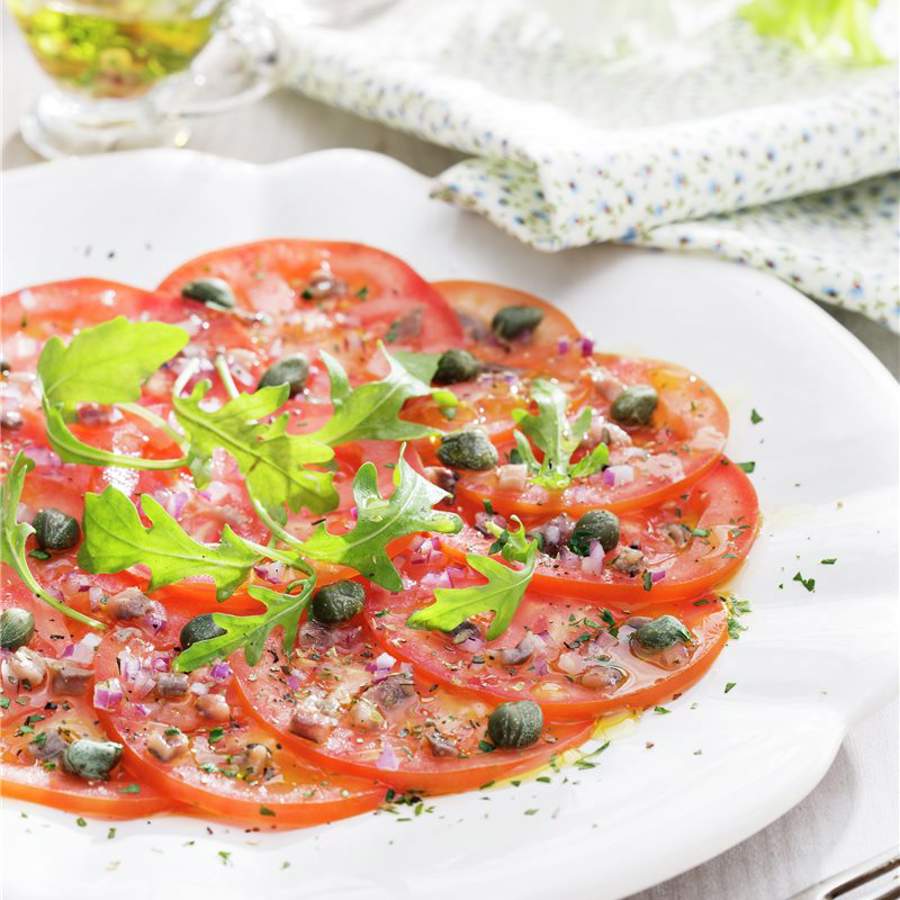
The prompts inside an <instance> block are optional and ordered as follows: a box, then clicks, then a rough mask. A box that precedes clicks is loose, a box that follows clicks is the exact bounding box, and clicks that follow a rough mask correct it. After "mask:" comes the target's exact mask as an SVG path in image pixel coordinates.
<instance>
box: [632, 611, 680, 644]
mask: <svg viewBox="0 0 900 900" xmlns="http://www.w3.org/2000/svg"><path fill="white" fill-rule="evenodd" d="M631 637H632V640H634V641H637V642H638V643H639V644H640V645H641V646H642V647H644V648H646V649H647V650H665V649H667V648H668V647H672V646H674V645H675V644H677V643H678V642H679V641H680V642H681V643H682V644H693V643H694V636H693V635H692V634H691V633H690V631H688V629H687V628H686V627H685V625H684V623H683V622H681V621H679V620H678V619H676V618H675V616H660V617H659V618H658V619H653V620H651V621H650V622H647V623H646V624H644V625H641V627H640V628H638V630H637V631H635V633H634V634H633V635H632V636H631Z"/></svg>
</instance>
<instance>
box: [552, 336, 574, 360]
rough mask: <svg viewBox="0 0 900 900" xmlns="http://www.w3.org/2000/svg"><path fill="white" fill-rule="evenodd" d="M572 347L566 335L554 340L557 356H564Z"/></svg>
mask: <svg viewBox="0 0 900 900" xmlns="http://www.w3.org/2000/svg"><path fill="white" fill-rule="evenodd" d="M571 347H572V343H571V341H570V340H569V339H568V338H567V337H563V338H560V339H559V340H558V341H557V342H556V352H557V354H558V355H559V356H565V355H566V354H567V353H568V352H569V350H570V349H571Z"/></svg>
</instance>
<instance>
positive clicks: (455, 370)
mask: <svg viewBox="0 0 900 900" xmlns="http://www.w3.org/2000/svg"><path fill="white" fill-rule="evenodd" d="M480 371H481V363H480V362H478V360H477V359H476V358H475V357H474V356H472V354H471V353H469V351H468V350H458V349H456V348H454V349H452V350H446V351H444V353H442V354H441V358H440V359H439V360H438V364H437V370H436V371H435V373H434V378H433V379H432V381H434V383H435V384H458V383H459V382H460V381H471V380H472V379H473V378H475V377H477V375H478V373H479V372H480Z"/></svg>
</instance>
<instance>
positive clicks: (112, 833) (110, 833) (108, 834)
mask: <svg viewBox="0 0 900 900" xmlns="http://www.w3.org/2000/svg"><path fill="white" fill-rule="evenodd" d="M115 836H116V829H115V828H110V829H109V831H107V832H106V839H107V840H108V841H111V840H112V839H113V838H114V837H115Z"/></svg>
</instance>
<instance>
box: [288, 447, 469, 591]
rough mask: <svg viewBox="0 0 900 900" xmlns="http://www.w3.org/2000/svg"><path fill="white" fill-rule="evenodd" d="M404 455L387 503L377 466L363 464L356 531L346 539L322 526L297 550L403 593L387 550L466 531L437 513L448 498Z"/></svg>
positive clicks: (356, 489) (356, 484)
mask: <svg viewBox="0 0 900 900" xmlns="http://www.w3.org/2000/svg"><path fill="white" fill-rule="evenodd" d="M405 449H406V448H405V446H403V447H401V448H400V457H399V460H398V462H397V466H396V468H395V469H394V485H395V490H394V493H393V494H391V496H390V497H388V498H384V497H382V496H381V494H380V492H379V490H378V472H377V469H376V468H375V464H374V463H372V462H367V463H363V465H362V466H360V468H359V470H358V471H357V473H356V476H355V477H354V479H353V499H354V500H355V501H356V508H357V517H356V525H355V526H354V527H353V529H352V530H350V531H348V532H347V533H346V534H331V533H330V532H329V531H328V529H327V528H326V527H325V524H324V523H322V524H320V525H319V526H318V528H316V530H315V531H314V532H313V534H312V536H311V537H310V538H309V539H308V540H306V541H303V542H298V544H297V545H296V546H297V548H298V549H299V550H300V551H301V552H302V553H303V555H304V556H307V557H309V558H310V559H316V560H320V561H322V562H330V563H338V564H340V565H343V566H349V567H350V568H351V569H356V571H357V572H359V573H360V574H362V575H365V576H366V578H368V579H370V580H371V581H374V582H375V583H376V584H380V585H381V586H382V587H383V588H386V589H387V590H389V591H399V590H400V589H401V588H402V587H403V582H402V581H401V580H400V574H399V573H398V572H397V570H396V569H395V568H394V564H393V563H392V562H391V560H390V557H389V556H388V554H387V545H388V544H389V543H390V542H391V541H392V540H394V538H398V537H402V536H404V535H407V534H413V533H415V532H417V531H437V532H440V533H441V534H455V533H456V532H457V531H459V530H460V528H462V521H461V520H460V518H459V516H457V515H455V514H453V513H446V512H440V511H438V510H434V509H432V507H433V506H434V505H435V504H436V503H439V502H440V501H441V500H443V499H444V498H446V497H447V496H448V494H447V492H446V491H443V490H441V489H440V488H439V487H437V485H434V484H432V483H431V482H430V481H429V480H428V479H427V478H424V477H423V476H422V475H420V474H419V473H418V472H416V470H415V469H413V468H412V466H410V465H409V463H407V461H406V460H405V459H404V458H403V453H404V450H405Z"/></svg>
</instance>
